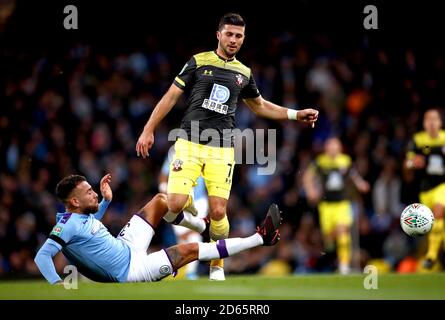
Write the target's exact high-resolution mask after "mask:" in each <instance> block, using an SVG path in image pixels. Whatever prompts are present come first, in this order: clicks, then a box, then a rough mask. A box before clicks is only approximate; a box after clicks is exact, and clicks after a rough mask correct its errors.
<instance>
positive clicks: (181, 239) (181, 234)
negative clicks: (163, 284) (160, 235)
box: [173, 225, 202, 280]
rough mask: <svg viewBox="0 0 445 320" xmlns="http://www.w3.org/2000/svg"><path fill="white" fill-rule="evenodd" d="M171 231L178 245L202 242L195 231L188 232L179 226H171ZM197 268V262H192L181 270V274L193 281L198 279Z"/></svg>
mask: <svg viewBox="0 0 445 320" xmlns="http://www.w3.org/2000/svg"><path fill="white" fill-rule="evenodd" d="M173 230H174V232H175V235H176V239H177V243H178V244H186V243H192V242H202V236H201V234H199V233H198V232H196V231H193V230H190V229H188V228H184V227H181V226H176V225H174V226H173ZM198 266H199V261H193V262H191V263H189V264H187V265H186V266H185V267H184V268H183V270H182V271H183V272H184V273H185V277H186V278H187V279H190V280H195V279H197V278H198Z"/></svg>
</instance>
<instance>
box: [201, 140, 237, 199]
mask: <svg viewBox="0 0 445 320" xmlns="http://www.w3.org/2000/svg"><path fill="white" fill-rule="evenodd" d="M214 149H220V150H213V151H214V152H212V153H210V155H209V156H208V157H207V158H205V159H204V160H203V161H204V163H205V165H204V169H203V172H202V176H203V178H204V181H205V184H206V187H207V191H208V195H209V196H216V197H221V198H224V199H226V200H227V199H229V196H230V190H231V188H232V178H233V171H234V169H235V157H234V151H233V148H214Z"/></svg>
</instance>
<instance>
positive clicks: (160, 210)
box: [117, 193, 168, 252]
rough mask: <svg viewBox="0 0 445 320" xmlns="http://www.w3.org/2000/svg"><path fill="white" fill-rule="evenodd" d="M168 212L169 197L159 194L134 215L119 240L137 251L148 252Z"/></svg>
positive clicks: (121, 232) (120, 233) (120, 234)
mask: <svg viewBox="0 0 445 320" xmlns="http://www.w3.org/2000/svg"><path fill="white" fill-rule="evenodd" d="M167 210H168V208H167V196H166V195H165V194H162V193H158V194H157V195H155V196H154V197H153V198H152V199H151V200H150V201H149V202H148V203H147V204H146V205H145V206H144V207H143V208H142V209H141V210H139V211H138V213H136V214H134V215H133V217H132V218H131V219H130V221H129V222H128V223H127V224H126V225H125V227H124V228H123V229H122V230H121V231H120V232H119V235H118V236H117V238H118V239H120V240H123V241H125V242H127V243H128V244H129V245H130V247H131V248H133V250H135V251H138V252H147V249H148V246H149V245H150V242H151V240H152V238H153V236H154V234H155V229H156V227H157V226H158V225H159V223H160V221H161V219H162V218H163V216H164V215H165V214H166V213H167Z"/></svg>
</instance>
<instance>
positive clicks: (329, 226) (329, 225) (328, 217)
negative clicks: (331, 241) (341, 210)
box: [318, 201, 335, 236]
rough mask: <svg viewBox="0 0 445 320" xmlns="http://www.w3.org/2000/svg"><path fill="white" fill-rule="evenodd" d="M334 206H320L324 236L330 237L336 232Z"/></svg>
mask: <svg viewBox="0 0 445 320" xmlns="http://www.w3.org/2000/svg"><path fill="white" fill-rule="evenodd" d="M332 209H333V204H332V203H329V202H324V201H322V202H320V204H319V205H318V214H319V218H320V219H319V220H320V229H321V232H322V234H323V235H325V236H329V235H331V234H332V232H334V230H335V216H334V212H333V210H332Z"/></svg>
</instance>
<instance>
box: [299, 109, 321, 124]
mask: <svg viewBox="0 0 445 320" xmlns="http://www.w3.org/2000/svg"><path fill="white" fill-rule="evenodd" d="M317 119H318V111H317V110H315V109H303V110H298V113H297V120H298V121H303V122H307V123H309V124H310V125H311V126H312V128H313V127H315V122H316V121H317Z"/></svg>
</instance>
